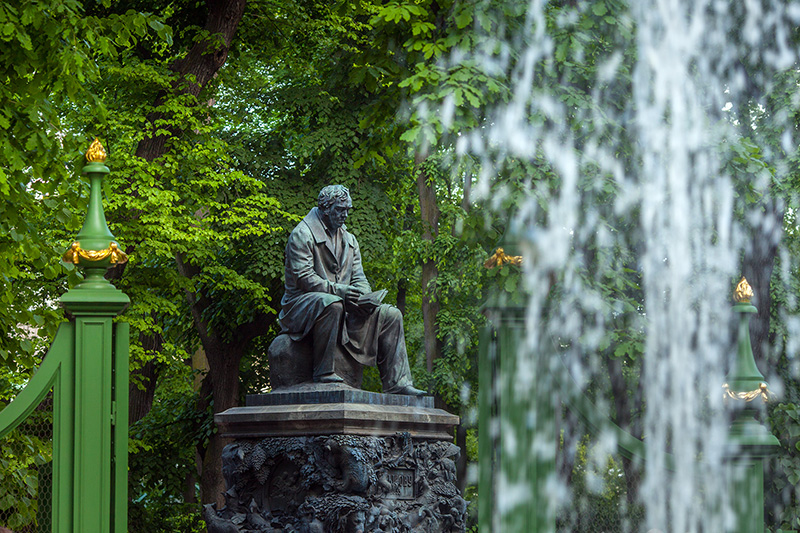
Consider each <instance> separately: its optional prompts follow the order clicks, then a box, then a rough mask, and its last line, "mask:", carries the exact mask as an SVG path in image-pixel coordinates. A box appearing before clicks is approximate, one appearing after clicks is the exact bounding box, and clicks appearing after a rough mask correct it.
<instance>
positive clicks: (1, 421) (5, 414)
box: [0, 324, 72, 438]
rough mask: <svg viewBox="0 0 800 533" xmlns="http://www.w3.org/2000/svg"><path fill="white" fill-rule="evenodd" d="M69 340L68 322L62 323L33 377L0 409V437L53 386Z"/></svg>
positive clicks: (35, 405) (19, 421)
mask: <svg viewBox="0 0 800 533" xmlns="http://www.w3.org/2000/svg"><path fill="white" fill-rule="evenodd" d="M71 342H72V332H71V328H70V326H69V325H68V324H62V325H61V327H60V328H59V329H58V332H57V333H56V338H55V339H54V340H53V344H52V345H51V346H50V349H49V350H48V351H47V356H46V357H45V358H44V360H43V361H42V364H41V365H39V368H38V369H37V370H36V372H35V373H34V374H33V377H31V379H30V381H28V383H27V385H25V388H24V389H22V390H21V391H20V392H19V394H18V395H17V396H16V397H15V398H14V399H13V400H12V401H11V403H9V404H8V405H7V406H6V407H5V409H3V410H2V411H0V438H3V437H5V436H6V435H8V434H9V433H10V432H11V431H13V430H14V429H15V428H16V427H17V426H18V425H20V424H21V423H22V422H23V421H24V420H25V419H26V418H27V417H28V415H30V414H31V413H32V412H33V410H34V409H36V407H38V406H39V403H41V401H42V399H44V397H45V396H46V395H47V393H48V392H49V391H50V389H51V388H52V387H53V383H54V382H55V381H56V378H57V377H58V372H59V370H60V369H61V367H62V366H63V364H64V363H65V361H64V360H65V358H66V354H68V353H69V351H70V344H71Z"/></svg>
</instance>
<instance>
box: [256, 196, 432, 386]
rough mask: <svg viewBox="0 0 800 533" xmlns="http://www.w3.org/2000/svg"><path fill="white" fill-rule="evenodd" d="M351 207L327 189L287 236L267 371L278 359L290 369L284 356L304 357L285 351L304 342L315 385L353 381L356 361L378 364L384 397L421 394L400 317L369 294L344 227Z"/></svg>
mask: <svg viewBox="0 0 800 533" xmlns="http://www.w3.org/2000/svg"><path fill="white" fill-rule="evenodd" d="M352 207H353V203H352V200H351V199H350V192H349V191H348V190H347V188H346V187H344V186H342V185H329V186H327V187H325V188H323V189H322V191H320V193H319V197H318V200H317V207H315V208H313V209H311V211H310V212H309V213H308V215H306V217H305V218H304V219H303V220H302V221H301V222H300V223H299V224H298V225H297V226H296V227H295V228H294V230H293V231H292V233H291V235H290V236H289V242H288V243H287V245H286V263H285V267H286V291H285V293H284V295H283V299H282V300H281V312H280V315H279V321H280V324H281V328H282V334H281V336H279V337H278V339H276V341H275V342H274V343H273V346H271V347H270V371H271V372H275V371H280V369H279V368H275V366H273V361H274V362H275V363H279V362H280V361H284V362H283V364H282V366H284V367H285V366H288V364H292V363H289V361H287V360H286V359H291V358H293V357H302V355H301V354H291V353H286V352H287V351H292V350H293V349H295V348H298V349H299V350H298V351H300V352H302V351H303V350H302V349H300V347H301V346H303V345H305V346H306V352H307V351H308V348H309V345H310V352H311V354H312V359H313V371H312V379H313V381H314V382H317V383H341V382H344V381H351V380H350V379H346V378H347V377H348V375H352V371H351V370H350V369H351V368H352V367H353V365H355V366H358V365H357V364H356V363H358V364H361V365H370V366H377V367H378V371H379V373H380V376H381V382H382V385H383V391H384V392H385V393H390V394H408V395H414V396H421V395H423V394H425V393H424V391H421V390H419V389H416V388H414V385H413V383H412V381H411V371H410V369H409V366H408V354H407V353H406V343H405V337H404V334H403V315H402V314H401V313H400V311H399V310H398V309H397V308H396V307H393V306H390V305H386V304H382V303H380V302H381V300H382V298H383V295H385V291H377V292H371V288H370V285H369V282H368V281H367V278H366V276H365V275H364V269H363V268H362V266H361V251H360V250H359V247H358V241H356V238H355V237H354V236H353V234H351V233H350V232H348V231H347V228H346V226H345V225H344V222H345V220H347V215H348V212H349V211H350V209H352ZM285 336H288V338H289V339H291V341H293V342H289V341H288V340H287V339H286V337H285ZM282 337H283V339H282V340H281V338H282ZM309 338H310V341H309ZM277 345H280V348H277V347H276V346H277ZM293 347H294V348H293ZM278 352H282V353H283V355H281V354H280V353H278ZM306 357H307V356H306ZM281 358H282V359H281ZM294 364H300V365H302V364H303V362H302V361H297V360H295V361H294ZM301 374H302V373H301ZM343 374H344V377H343ZM278 381H279V382H281V380H278ZM289 381H291V380H289ZM295 381H297V380H296V379H295ZM357 381H358V383H360V368H359V371H358V380H357ZM282 383H286V384H291V383H287V381H286V380H283V381H282ZM275 384H276V380H275V379H273V386H275Z"/></svg>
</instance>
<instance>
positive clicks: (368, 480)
mask: <svg viewBox="0 0 800 533" xmlns="http://www.w3.org/2000/svg"><path fill="white" fill-rule="evenodd" d="M215 421H216V423H217V425H218V426H219V429H220V432H221V433H222V435H223V436H227V437H232V438H234V439H236V440H235V441H234V443H233V444H230V445H228V446H227V447H226V448H225V451H224V452H223V457H222V461H223V474H224V476H225V481H226V485H227V491H226V493H225V496H226V502H227V504H226V506H225V508H224V509H222V510H219V511H217V510H214V509H211V508H207V509H206V520H207V521H208V522H209V527H210V528H211V527H212V526H213V527H217V528H220V529H219V531H234V530H233V529H231V528H232V527H236V528H238V531H248V532H249V531H267V532H282V533H289V532H297V533H305V532H308V533H337V532H341V533H356V532H364V533H366V532H378V531H381V532H386V533H388V532H393V533H395V532H400V533H403V532H415V533H417V532H418V533H422V532H425V533H434V532H436V533H438V532H462V531H464V530H465V518H466V502H465V501H464V499H463V498H461V495H460V494H459V492H458V490H457V489H456V487H455V476H456V467H455V460H456V459H457V458H458V455H459V448H458V447H457V446H456V445H454V444H453V443H452V442H451V441H452V436H453V427H454V426H455V425H456V424H457V423H458V417H457V416H454V415H451V414H449V413H447V412H445V411H442V410H441V409H436V408H434V407H433V398H432V397H422V398H419V397H412V396H401V395H390V394H377V393H371V392H365V391H361V390H358V389H353V388H351V387H348V386H346V385H338V384H335V385H331V384H326V385H321V384H304V385H299V386H295V387H290V388H286V389H282V390H277V391H275V392H272V393H269V394H263V395H251V396H248V398H247V405H246V406H245V407H237V408H233V409H229V410H228V411H225V412H224V413H220V414H218V415H217V416H216V418H215ZM225 528H227V529H225ZM209 531H210V529H209Z"/></svg>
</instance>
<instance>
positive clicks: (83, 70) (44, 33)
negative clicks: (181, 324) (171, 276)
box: [0, 0, 158, 369]
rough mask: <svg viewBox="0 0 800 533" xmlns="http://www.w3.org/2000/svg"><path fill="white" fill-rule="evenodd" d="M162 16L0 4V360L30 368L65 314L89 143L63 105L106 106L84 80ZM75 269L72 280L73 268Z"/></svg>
mask: <svg viewBox="0 0 800 533" xmlns="http://www.w3.org/2000/svg"><path fill="white" fill-rule="evenodd" d="M157 22H158V19H157V18H156V17H154V16H153V15H150V14H145V13H140V12H137V11H133V10H131V11H129V12H126V13H124V14H115V15H109V16H105V17H97V16H88V15H86V13H85V12H84V6H83V4H82V3H81V2H78V1H76V0H53V1H48V2H21V3H16V4H13V5H12V4H3V5H2V6H0V57H2V58H3V61H2V64H0V80H2V83H0V147H2V148H0V151H2V157H3V165H2V166H0V265H2V266H0V301H2V302H3V305H2V306H0V324H1V325H0V331H1V332H2V335H0V363H3V364H14V365H16V366H17V367H18V368H20V369H30V368H31V367H33V366H34V365H35V363H36V358H35V354H36V353H37V352H41V349H42V344H46V340H47V339H48V338H50V337H51V336H52V335H53V334H54V332H55V328H56V327H57V324H58V321H59V320H58V319H57V318H56V313H53V312H52V310H51V309H52V301H53V299H54V298H55V297H57V296H58V295H59V293H60V292H62V291H63V290H64V286H63V278H64V273H65V272H64V268H63V267H62V266H61V265H60V264H59V257H60V255H61V253H62V251H63V250H62V246H63V240H65V238H64V237H63V235H64V234H63V232H62V230H64V229H66V230H67V231H72V232H74V231H75V230H76V229H77V226H78V225H79V224H80V220H79V219H78V216H79V215H80V213H81V210H82V209H81V207H82V202H81V200H80V199H79V198H80V195H81V193H82V192H83V190H82V189H83V186H82V184H81V182H80V181H79V180H76V179H75V178H74V177H73V172H72V171H73V165H72V164H70V165H67V164H65V163H67V162H69V161H75V162H77V160H78V157H79V156H78V153H79V150H82V149H85V145H86V144H87V140H86V138H85V137H84V136H83V133H81V134H79V135H77V136H76V135H74V134H72V132H71V131H70V128H71V126H72V124H70V123H69V121H65V120H64V116H63V113H62V112H63V110H64V109H65V108H68V107H70V106H75V105H80V106H83V105H87V106H89V107H91V108H92V109H93V111H94V112H96V113H98V114H100V115H102V114H104V113H105V107H104V105H103V102H102V100H101V99H100V98H98V97H97V95H96V94H95V93H93V92H92V91H90V90H88V89H87V85H88V84H90V83H91V82H92V81H94V80H97V79H98V78H99V76H100V73H101V68H100V62H101V61H102V60H104V59H107V58H114V57H118V56H119V55H120V54H121V53H123V51H125V50H128V49H130V48H131V47H133V46H134V45H136V44H137V42H139V40H141V39H144V38H146V37H147V35H148V33H149V31H150V30H149V29H148V28H150V26H148V24H151V25H152V24H157ZM78 165H80V163H78ZM65 226H66V228H65ZM69 278H70V282H74V281H75V277H74V274H72V273H71V271H70V274H69ZM31 304H33V305H31ZM26 327H27V328H29V329H25V328H26ZM30 328H33V330H34V331H36V330H39V335H40V337H41V338H42V339H43V341H42V342H38V341H37V340H34V339H35V337H32V336H30V335H29V334H27V333H29V331H30ZM12 361H13V363H12Z"/></svg>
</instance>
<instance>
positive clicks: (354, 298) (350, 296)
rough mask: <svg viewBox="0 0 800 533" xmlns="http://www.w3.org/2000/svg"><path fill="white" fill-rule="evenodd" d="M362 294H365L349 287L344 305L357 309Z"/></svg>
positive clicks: (345, 294)
mask: <svg viewBox="0 0 800 533" xmlns="http://www.w3.org/2000/svg"><path fill="white" fill-rule="evenodd" d="M362 294H363V293H362V292H361V290H360V289H357V288H356V287H354V286H352V285H348V286H347V290H346V291H345V293H344V303H346V304H347V305H350V306H353V307H355V306H356V304H357V302H358V299H359V298H360V297H361V295H362Z"/></svg>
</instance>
